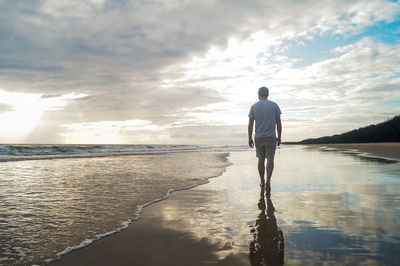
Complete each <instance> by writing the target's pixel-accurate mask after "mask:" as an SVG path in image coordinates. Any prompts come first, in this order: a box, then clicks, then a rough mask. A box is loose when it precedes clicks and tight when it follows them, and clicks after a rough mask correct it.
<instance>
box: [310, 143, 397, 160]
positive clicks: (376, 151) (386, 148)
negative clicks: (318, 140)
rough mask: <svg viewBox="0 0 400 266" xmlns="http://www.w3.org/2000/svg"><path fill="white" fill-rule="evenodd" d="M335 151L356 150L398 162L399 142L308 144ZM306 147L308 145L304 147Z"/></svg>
mask: <svg viewBox="0 0 400 266" xmlns="http://www.w3.org/2000/svg"><path fill="white" fill-rule="evenodd" d="M309 145H312V146H318V147H328V148H333V149H337V150H357V151H358V152H361V153H366V154H368V155H371V156H373V157H382V158H387V159H395V160H400V142H377V143H340V144H309ZM305 146H308V145H305Z"/></svg>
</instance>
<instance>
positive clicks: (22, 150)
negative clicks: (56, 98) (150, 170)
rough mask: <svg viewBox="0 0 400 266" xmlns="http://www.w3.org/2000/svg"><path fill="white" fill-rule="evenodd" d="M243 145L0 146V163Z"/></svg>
mask: <svg viewBox="0 0 400 266" xmlns="http://www.w3.org/2000/svg"><path fill="white" fill-rule="evenodd" d="M243 147H244V146H227V145H221V146H199V145H0V162H11V161H24V160H51V159H71V158H93V157H112V156H121V155H137V154H140V155H147V154H148V155H150V154H160V153H169V152H183V151H204V150H209V151H211V150H215V151H221V150H227V149H243Z"/></svg>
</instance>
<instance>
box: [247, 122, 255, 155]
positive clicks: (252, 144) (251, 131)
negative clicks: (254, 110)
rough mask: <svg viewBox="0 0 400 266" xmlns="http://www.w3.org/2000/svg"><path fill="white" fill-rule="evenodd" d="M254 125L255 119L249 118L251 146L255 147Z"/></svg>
mask: <svg viewBox="0 0 400 266" xmlns="http://www.w3.org/2000/svg"><path fill="white" fill-rule="evenodd" d="M253 125H254V118H253V117H250V118H249V126H248V133H249V146H250V147H252V148H253V147H254V142H253Z"/></svg>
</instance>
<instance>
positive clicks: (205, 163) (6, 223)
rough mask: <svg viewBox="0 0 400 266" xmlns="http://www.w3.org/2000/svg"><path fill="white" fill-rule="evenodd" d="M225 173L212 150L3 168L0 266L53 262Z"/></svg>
mask: <svg viewBox="0 0 400 266" xmlns="http://www.w3.org/2000/svg"><path fill="white" fill-rule="evenodd" d="M225 166H227V162H226V159H225V156H224V154H223V153H221V152H212V151H207V152H205V151H202V152H201V151H198V152H178V153H166V154H153V155H134V156H117V157H115V156H112V157H98V158H64V159H52V160H46V159H41V160H23V161H8V162H0V169H1V171H0V231H1V236H0V264H4V265H14V264H43V263H44V261H45V260H47V259H54V258H57V254H59V255H60V252H63V251H64V252H65V251H68V249H67V248H68V247H74V246H77V245H85V244H87V243H89V242H90V241H89V240H93V239H96V238H99V237H101V236H102V234H107V233H108V232H111V231H113V230H116V229H117V230H118V229H121V228H123V227H125V226H126V225H127V224H128V223H129V222H130V221H131V220H134V219H136V218H138V215H139V213H138V206H139V209H140V206H141V205H143V204H145V203H148V202H151V201H153V200H155V199H160V198H163V197H165V196H166V194H167V192H168V191H169V190H171V189H183V188H187V187H189V186H192V185H195V184H201V183H204V182H205V181H206V180H207V179H208V178H210V177H213V176H217V175H219V174H220V173H222V172H223V171H224V168H225ZM85 241H86V242H85ZM66 249H67V250H66Z"/></svg>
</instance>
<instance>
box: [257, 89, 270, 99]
mask: <svg viewBox="0 0 400 266" xmlns="http://www.w3.org/2000/svg"><path fill="white" fill-rule="evenodd" d="M268 96H269V90H268V88H267V87H261V88H259V89H258V97H259V98H268Z"/></svg>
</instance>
